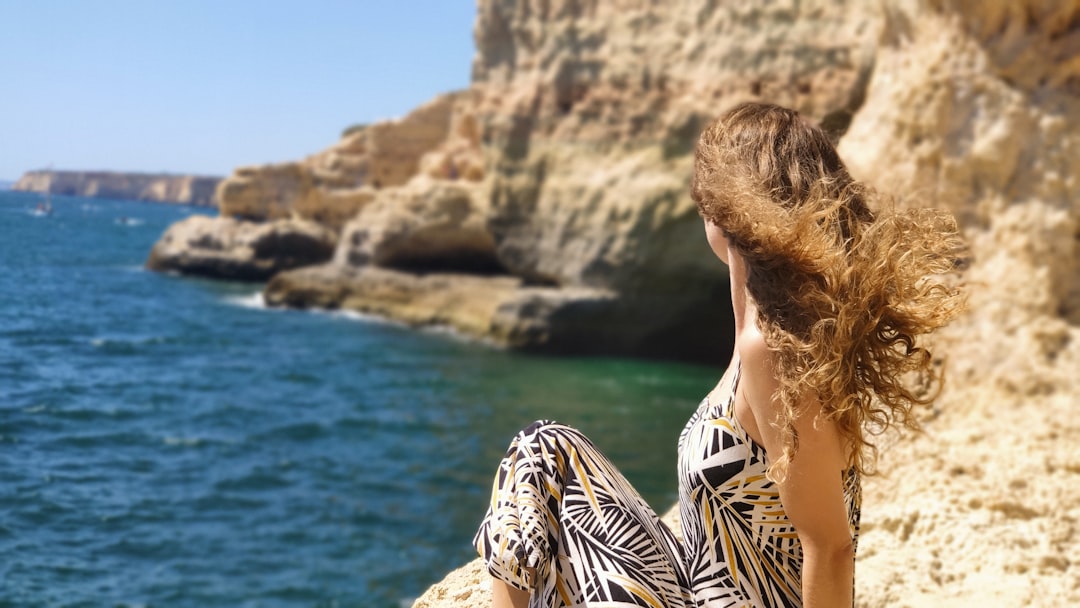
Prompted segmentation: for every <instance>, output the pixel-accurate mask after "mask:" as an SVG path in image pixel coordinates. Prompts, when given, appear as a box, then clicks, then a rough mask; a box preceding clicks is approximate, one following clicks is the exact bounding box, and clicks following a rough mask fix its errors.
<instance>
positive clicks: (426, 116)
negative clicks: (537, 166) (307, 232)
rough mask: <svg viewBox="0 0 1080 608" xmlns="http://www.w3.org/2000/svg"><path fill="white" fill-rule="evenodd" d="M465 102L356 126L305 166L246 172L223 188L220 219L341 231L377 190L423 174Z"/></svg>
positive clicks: (448, 99)
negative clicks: (302, 222) (425, 160)
mask: <svg viewBox="0 0 1080 608" xmlns="http://www.w3.org/2000/svg"><path fill="white" fill-rule="evenodd" d="M460 97H461V94H453V93H451V94H446V95H440V96H438V97H436V98H435V99H433V100H432V101H430V102H429V103H427V104H425V105H423V106H421V107H419V108H417V109H416V110H413V111H412V112H411V113H409V114H408V115H407V116H405V117H404V118H402V119H400V120H391V121H384V122H379V123H375V124H372V125H368V126H364V127H361V128H356V129H352V130H350V131H349V132H348V133H346V134H345V136H344V137H343V138H342V139H341V141H339V142H338V143H337V144H336V145H334V146H332V147H330V148H329V149H327V150H324V151H322V152H319V153H318V154H314V155H312V156H310V157H308V158H306V159H304V160H303V161H299V162H292V163H283V164H278V165H264V166H255V167H241V168H239V169H237V170H236V171H235V172H234V173H233V175H231V176H230V177H228V178H226V179H225V180H224V181H223V182H222V183H221V185H220V187H219V189H218V198H219V199H220V200H221V205H220V208H221V214H222V215H225V216H229V217H237V218H243V219H249V220H267V219H280V218H286V217H292V216H293V215H294V214H296V215H299V216H300V217H302V218H306V219H311V220H314V221H317V222H320V223H322V224H325V225H326V226H328V227H330V228H332V229H334V230H340V229H341V227H342V226H343V225H344V224H345V222H346V221H348V220H349V219H350V218H351V217H352V216H353V215H355V214H356V212H357V211H359V210H360V209H361V208H363V207H364V206H365V205H366V204H367V203H369V202H371V200H372V199H374V196H375V191H376V190H379V189H382V188H387V187H393V186H400V185H401V184H404V183H405V182H406V181H408V180H409V179H410V178H412V177H413V176H414V175H416V174H417V173H419V171H420V159H421V157H422V156H423V155H424V154H426V153H428V152H431V151H432V150H434V149H435V148H436V147H437V146H438V145H439V144H442V143H443V142H445V141H446V140H447V138H448V136H449V135H450V134H451V111H452V109H453V108H454V104H455V102H456V101H457V100H458V99H459V98H460ZM462 128H463V127H458V130H459V131H460V130H461V129H462ZM466 131H467V130H466ZM462 168H463V170H464V169H465V168H466V167H465V165H463V167H462Z"/></svg>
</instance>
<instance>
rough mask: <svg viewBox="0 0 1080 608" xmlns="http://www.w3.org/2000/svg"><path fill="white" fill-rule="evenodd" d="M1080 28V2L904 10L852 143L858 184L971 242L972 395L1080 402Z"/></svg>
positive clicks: (907, 6)
mask: <svg viewBox="0 0 1080 608" xmlns="http://www.w3.org/2000/svg"><path fill="white" fill-rule="evenodd" d="M1078 18H1080V2H1075V1H1072V2H1060V3H1045V2H1040V1H1037V0H1025V1H1023V2H1006V1H1004V0H997V1H994V2H974V1H967V0H954V1H949V2H937V3H920V2H903V3H898V4H897V5H896V6H895V7H893V9H892V10H891V12H890V13H889V15H888V19H887V24H888V27H887V29H886V30H885V36H884V37H883V39H882V45H881V48H880V49H879V51H878V52H877V61H876V68H875V71H874V74H873V78H872V79H871V81H870V84H869V88H868V91H867V94H866V101H865V104H864V105H863V107H862V108H861V109H860V110H859V112H858V114H857V115H856V116H855V119H854V121H853V122H852V124H851V128H850V130H849V132H848V134H847V135H846V136H845V137H844V139H843V140H842V141H841V145H840V152H841V155H842V156H843V157H844V158H845V159H848V162H849V165H850V168H851V170H852V172H853V173H854V174H855V175H856V176H857V177H861V178H863V179H865V180H867V181H869V182H871V183H874V184H876V185H879V186H881V187H882V188H883V189H886V190H889V191H896V192H903V193H905V196H904V197H903V198H904V200H902V201H901V203H900V204H902V205H915V206H927V205H932V206H941V207H947V208H950V209H951V210H953V212H954V213H955V214H956V215H957V216H958V217H959V219H960V220H961V222H962V225H963V227H964V228H965V231H966V234H967V236H968V238H969V241H970V243H971V247H972V257H973V259H974V264H973V265H972V268H971V271H970V272H969V281H970V282H971V284H972V286H973V289H972V291H971V303H970V304H971V311H972V314H970V315H968V316H967V317H966V318H965V319H963V320H961V322H960V323H957V324H955V325H954V326H953V327H952V328H951V330H950V331H949V332H948V334H947V336H950V339H949V342H948V350H949V352H950V355H951V356H950V359H951V360H952V362H953V365H952V371H953V374H951V376H952V379H953V380H954V381H955V382H958V383H961V384H965V383H969V382H981V381H985V380H987V379H991V378H992V379H993V381H994V382H996V383H997V384H999V385H1000V387H1001V388H1005V389H1008V390H1009V391H1016V392H1019V393H1032V392H1036V393H1044V392H1047V391H1054V390H1068V391H1072V392H1073V393H1080V376H1077V374H1076V373H1075V370H1076V369H1080V347H1078V346H1077V344H1080V246H1078V243H1080V238H1078V235H1080V205H1078V203H1077V201H1080V179H1077V178H1076V177H1075V176H1077V175H1080V86H1078V85H1077V83H1078V82H1080V63H1077V61H1076V49H1075V47H1074V46H1071V45H1074V44H1075V42H1069V40H1075V36H1076V35H1077V34H1076V32H1077V28H1078V27H1080V26H1078V21H1077V20H1078ZM1066 32H1073V34H1072V35H1071V37H1070V36H1067V35H1065V34H1066Z"/></svg>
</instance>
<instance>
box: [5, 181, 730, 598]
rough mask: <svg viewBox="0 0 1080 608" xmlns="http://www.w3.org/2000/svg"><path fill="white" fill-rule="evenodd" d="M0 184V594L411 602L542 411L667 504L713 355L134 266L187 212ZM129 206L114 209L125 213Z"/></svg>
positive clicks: (461, 557) (445, 559)
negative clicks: (500, 328)
mask: <svg viewBox="0 0 1080 608" xmlns="http://www.w3.org/2000/svg"><path fill="white" fill-rule="evenodd" d="M37 201H38V197H37V196H36V195H32V194H24V193H10V192H0V294H2V295H0V319H3V322H2V323H0V483H2V484H3V488H4V491H3V492H0V513H3V514H4V515H3V518H2V519H0V556H2V558H3V559H2V560H0V580H2V581H3V584H2V586H0V604H7V605H17V606H99V605H114V606H116V605H120V606H400V605H402V604H403V603H407V602H409V601H410V600H411V599H412V598H414V597H416V596H417V595H418V594H419V593H421V592H422V591H423V590H424V589H425V588H426V587H427V586H428V585H430V584H431V583H433V582H435V581H436V580H438V579H440V578H441V577H442V575H443V574H445V573H446V572H447V571H449V570H450V569H452V568H454V567H456V566H458V565H460V564H461V563H463V562H464V561H467V560H468V559H471V558H472V556H473V553H472V549H471V546H470V544H469V541H470V540H471V537H472V534H473V531H474V530H475V527H476V525H477V523H478V521H479V519H480V517H481V516H482V515H483V510H484V508H485V503H486V501H487V498H488V492H489V491H490V487H491V475H492V474H493V473H494V471H495V467H496V465H497V462H498V459H499V458H500V457H501V456H502V454H503V451H504V450H505V447H506V444H507V442H508V441H509V440H510V438H511V437H512V436H513V434H514V433H515V432H516V431H517V430H518V429H519V428H521V427H523V426H525V425H527V424H528V423H529V422H531V421H532V420H535V419H538V418H552V419H557V420H560V421H562V422H566V423H569V424H572V425H574V426H577V427H578V428H580V429H582V430H583V431H584V432H585V433H586V434H588V435H589V436H590V437H591V438H592V439H593V440H594V441H595V442H596V443H597V444H598V445H599V447H600V448H601V449H603V450H604V451H605V452H606V453H607V454H608V455H609V456H610V457H611V458H612V459H613V460H614V461H615V463H616V464H617V465H618V466H619V467H620V468H621V469H622V470H623V471H624V472H625V473H626V475H627V477H629V479H630V480H631V481H632V482H634V484H635V485H636V486H637V487H638V489H639V490H640V491H641V493H642V494H643V496H645V497H646V499H647V500H649V501H650V502H651V503H652V504H653V505H654V506H656V508H657V509H666V508H667V507H668V506H669V505H670V504H672V503H673V502H674V501H675V496H676V494H675V490H676V489H675V476H674V468H675V441H676V438H677V436H678V433H679V430H680V429H681V428H682V426H683V424H684V422H685V420H686V418H687V417H688V416H689V414H690V412H692V411H693V409H694V407H695V406H696V404H697V402H698V400H699V399H700V397H701V396H702V395H704V393H705V392H706V391H708V390H709V388H710V387H711V385H712V383H713V382H715V379H716V378H717V377H718V376H719V373H720V371H721V370H716V369H710V368H707V367H700V366H691V365H681V364H670V363H657V362H647V361H629V360H618V359H551V358H541V357H530V356H522V355H514V354H509V353H505V352H501V351H499V350H496V349H492V348H490V347H488V346H485V345H481V344H476V343H472V342H469V341H466V340H463V339H460V338H456V337H453V336H450V335H447V334H443V333H437V332H416V331H412V330H407V329H404V328H401V327H399V326H396V325H393V324H389V323H384V322H380V321H377V320H372V319H365V318H361V317H357V316H355V315H347V314H330V313H311V312H297V311H280V310H268V309H266V308H263V307H261V306H260V305H259V300H258V297H257V292H258V286H255V285H245V284H235V283H220V282H212V281H204V280H196V279H187V278H180V277H174V276H166V275H159V274H154V273H148V272H145V271H143V270H142V269H141V264H142V261H143V260H144V258H145V256H146V253H147V252H148V251H149V249H150V246H151V245H152V244H153V242H154V241H155V240H156V239H157V238H158V237H159V236H160V234H161V233H162V231H163V230H164V229H165V228H166V227H167V226H168V225H169V224H170V223H172V222H174V221H177V220H179V219H181V218H183V217H185V216H186V215H189V214H191V213H201V212H202V211H196V210H192V209H188V208H182V207H170V206H159V205H149V204H138V203H130V202H120V201H102V200H92V199H80V198H69V197H59V198H57V199H56V200H55V201H54V205H55V209H56V211H55V213H54V214H53V215H52V216H48V217H36V216H33V215H31V214H30V213H29V211H30V210H31V209H32V208H33V206H34V204H36V202H37ZM121 218H125V219H123V220H122V219H121Z"/></svg>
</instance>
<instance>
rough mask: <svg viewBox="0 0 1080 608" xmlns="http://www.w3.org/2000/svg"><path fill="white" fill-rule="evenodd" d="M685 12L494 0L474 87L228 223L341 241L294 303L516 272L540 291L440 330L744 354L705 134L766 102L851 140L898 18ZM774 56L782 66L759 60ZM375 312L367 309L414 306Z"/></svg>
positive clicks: (327, 154)
mask: <svg viewBox="0 0 1080 608" xmlns="http://www.w3.org/2000/svg"><path fill="white" fill-rule="evenodd" d="M684 9H685V10H679V11H670V10H669V9H668V8H665V7H663V6H661V5H659V4H657V3H655V2H648V1H639V2H621V3H613V2H550V3H549V2H541V3H531V2H512V1H507V2H482V3H480V5H479V16H478V21H477V29H476V32H477V46H478V53H477V56H476V60H475V63H474V66H473V74H474V76H473V84H472V86H471V87H470V88H469V90H467V91H463V92H460V93H456V94H452V95H446V96H441V97H439V98H436V99H435V100H433V101H431V102H430V103H428V104H426V105H424V106H422V107H420V108H418V109H417V110H415V111H414V112H412V113H411V114H409V115H408V116H406V117H404V118H402V119H400V120H397V121H391V122H386V123H378V124H374V125H370V126H368V127H366V128H362V129H359V130H356V131H355V132H352V133H349V134H347V135H346V136H345V137H344V138H343V139H342V140H341V141H340V142H339V143H338V144H337V145H335V146H333V147H331V148H330V149H328V150H326V151H324V152H321V153H319V154H316V155H314V156H312V157H309V158H308V159H305V160H304V161H300V162H297V163H289V164H285V165H276V166H267V167H255V168H244V169H239V170H237V171H236V173H235V174H234V175H233V176H232V177H230V178H228V179H227V180H225V181H224V182H223V183H222V185H221V188H220V193H221V211H222V214H223V215H227V216H231V217H237V218H244V219H249V220H273V219H277V218H282V217H288V216H292V215H296V216H299V217H302V218H306V219H312V220H315V221H319V222H321V223H323V224H325V225H328V226H330V227H332V228H333V229H335V230H338V231H341V233H342V235H343V238H342V240H341V241H340V242H339V244H338V252H337V253H336V254H335V256H334V261H333V262H332V264H331V267H332V268H329V269H328V268H322V269H319V270H318V274H317V277H315V276H313V277H312V278H313V279H314V278H317V280H307V279H306V278H305V273H306V272H309V271H308V270H304V269H300V270H296V271H291V272H289V273H287V274H283V275H281V276H280V277H278V278H276V279H275V280H274V282H273V283H272V290H271V291H272V292H273V296H274V297H276V298H278V301H282V302H289V303H291V304H293V305H304V304H305V302H306V300H305V299H304V298H300V297H294V296H286V293H287V292H288V291H289V289H290V287H289V286H290V285H296V286H298V287H297V289H298V290H299V291H298V293H303V294H309V295H310V294H313V291H312V289H313V287H312V286H313V285H316V284H317V285H326V284H327V277H328V276H332V275H333V269H337V270H338V271H340V272H339V276H340V277H341V280H342V281H343V282H345V283H349V289H347V290H345V291H348V292H350V293H355V292H356V291H358V290H359V291H364V281H366V280H368V279H366V278H364V277H369V276H376V275H377V276H385V275H384V274H380V273H374V274H373V273H364V272H361V273H357V272H354V271H355V270H358V269H362V268H365V267H367V266H375V267H381V268H384V269H391V270H396V271H399V272H414V273H415V272H422V273H430V272H440V271H441V272H447V271H449V272H466V273H473V274H476V273H480V274H483V275H492V274H497V275H506V276H509V277H514V278H516V279H518V282H519V283H520V284H521V286H522V288H525V287H527V288H528V292H527V293H528V295H527V296H526V295H524V294H525V292H520V291H519V290H518V289H516V288H515V289H511V290H509V291H505V292H500V293H502V294H503V296H502V297H500V298H499V302H501V305H500V306H499V307H496V310H498V311H499V312H498V314H497V315H496V316H492V317H491V318H489V319H488V322H487V323H486V324H477V323H475V319H473V318H471V315H465V316H466V317H468V319H465V318H463V319H462V320H463V322H462V323H457V322H455V321H454V319H455V318H457V317H456V316H454V315H450V317H446V316H445V315H444V316H438V317H437V318H439V319H443V320H444V321H446V322H448V323H449V324H451V325H453V326H456V327H459V328H460V329H465V328H466V327H467V328H471V329H469V331H471V332H474V333H480V334H482V335H484V336H485V337H488V338H495V339H497V340H499V341H506V340H507V339H508V336H514V337H515V338H514V339H513V340H511V341H510V342H509V343H510V344H512V345H514V346H519V347H522V348H531V349H534V350H543V351H548V352H608V353H622V354H642V355H654V356H657V355H658V356H678V357H684V358H697V359H708V358H711V359H719V358H722V357H723V356H724V354H723V353H724V352H725V351H726V349H725V348H724V347H722V346H719V347H718V344H722V343H723V342H724V341H725V340H726V339H730V338H729V337H727V338H726V337H725V336H724V335H723V332H724V331H726V328H727V325H728V324H727V323H726V322H725V321H724V319H725V315H727V314H729V313H728V312H727V308H728V305H729V304H728V298H727V295H726V275H725V270H724V268H723V266H722V265H720V264H718V263H717V262H716V260H715V259H714V258H713V257H712V254H711V253H710V252H709V250H708V248H707V246H706V245H705V241H704V237H703V232H702V229H701V222H700V220H699V219H698V217H697V213H696V210H695V206H694V204H693V202H692V201H691V200H690V197H689V195H688V189H687V184H688V180H689V176H690V168H691V165H692V152H693V146H694V142H695V139H696V136H697V133H698V131H699V130H700V129H701V127H702V126H703V125H704V124H705V122H706V121H707V120H708V119H710V118H711V117H713V116H715V115H716V114H717V113H718V112H719V111H720V109H722V108H723V107H725V106H727V105H730V104H732V103H735V102H737V101H741V100H744V99H751V98H768V99H771V100H774V101H777V102H779V103H783V104H786V105H790V106H794V107H797V108H799V109H800V110H802V111H803V112H805V113H806V114H807V115H808V116H810V117H811V118H813V119H815V120H820V121H824V122H826V123H827V124H828V125H830V128H832V129H834V130H836V131H837V132H838V133H839V132H840V131H842V130H843V129H844V128H845V127H846V125H847V123H848V122H849V121H850V117H851V115H852V112H853V111H854V110H855V109H856V108H857V107H858V105H859V103H860V102H861V100H862V97H863V94H864V91H865V87H866V83H867V81H868V78H869V76H870V72H871V67H872V56H873V55H872V53H871V52H870V50H871V49H872V48H873V45H874V40H875V39H876V35H877V30H876V29H875V28H876V27H877V25H876V24H877V22H876V21H874V19H873V18H871V17H870V16H868V15H867V14H865V13H863V12H859V11H852V10H851V7H850V6H848V5H846V4H844V3H809V4H805V3H804V4H801V5H799V6H797V7H787V6H785V5H776V6H772V7H768V8H765V9H750V8H746V7H741V6H722V5H717V3H713V2H706V1H704V0H702V1H700V2H691V3H689V4H688V5H687V6H686V7H684ZM766 47H767V48H771V49H772V51H771V55H770V56H769V57H767V58H763V57H757V56H754V57H749V56H747V53H746V49H747V48H766ZM447 183H450V184H455V186H454V187H452V188H450V187H447V186H446V185H445V184H447ZM446 197H450V198H446ZM410 201H412V202H410ZM451 207H453V209H454V211H453V213H450V215H446V213H447V210H448V209H450V208H451ZM440 214H442V215H444V216H446V219H445V220H436V219H435V215H440ZM451 216H453V217H451ZM310 272H315V271H314V270H312V271H310ZM402 280H403V281H407V280H408V279H407V278H402ZM492 280H495V279H492ZM358 281H359V283H357V282H358ZM499 284H505V282H503V281H501V279H499ZM300 285H303V288H302V289H301V288H300V287H299V286H300ZM377 287H378V286H376V285H372V286H371V289H369V290H368V291H371V292H379V291H380V290H379V289H378V288H377ZM331 292H332V293H344V291H343V290H340V289H335V290H331ZM570 294H578V296H580V298H579V297H577V296H571V295H570ZM312 298H313V299H311V300H310V303H311V304H313V305H314V304H316V303H318V304H319V305H343V304H344V302H342V301H340V300H338V299H335V298H329V297H327V296H326V295H325V294H324V295H322V296H320V297H318V298H314V296H312ZM362 301H363V300H362V299H355V298H354V299H352V300H350V302H351V304H350V305H352V306H359V307H361V308H363V309H365V310H368V311H374V310H380V311H384V312H386V311H390V314H393V312H392V311H393V310H394V309H395V305H383V304H380V303H378V302H369V303H368V305H363V304H361V302H362ZM522 302H528V304H527V305H525V304H522ZM384 304H385V303H384ZM462 306H463V310H464V309H468V308H469V306H470V304H469V302H468V301H464V302H463V303H462ZM401 308H402V309H404V308H406V307H401ZM581 315H584V316H581ZM526 317H527V318H528V320H527V321H526V320H525V319H526ZM434 318H436V317H432V319H434ZM514 318H518V319H521V323H520V324H518V325H513V324H512V326H511V327H507V326H506V325H505V320H506V319H514ZM574 319H576V320H574ZM559 328H566V329H565V330H560V329H559Z"/></svg>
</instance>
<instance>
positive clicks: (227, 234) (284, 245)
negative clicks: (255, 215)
mask: <svg viewBox="0 0 1080 608" xmlns="http://www.w3.org/2000/svg"><path fill="white" fill-rule="evenodd" d="M334 244H335V239H334V234H333V233H332V232H331V231H330V230H328V229H326V228H324V227H323V226H320V225H319V224H315V223H314V222H309V221H303V220H278V221H275V222H267V223H255V222H245V221H239V220H234V219H231V218H221V217H217V218H214V217H207V216H202V215H194V216H191V217H189V218H187V219H185V220H183V221H181V222H177V223H176V224H173V225H172V226H170V227H169V229H168V230H167V231H166V232H165V234H164V235H162V237H161V239H160V240H159V241H158V242H157V243H156V244H155V245H154V248H153V249H152V250H151V251H150V256H149V258H148V259H147V261H146V266H147V268H149V269H151V270H158V271H176V272H181V273H184V274H192V275H199V276H207V277H213V278H221V279H232V280H238V281H263V280H266V279H268V278H269V277H271V276H273V275H274V274H275V273H277V272H280V271H282V270H286V269H290V268H296V267H298V266H306V265H309V264H317V263H319V262H324V261H326V260H327V259H329V258H330V256H331V255H332V254H333V250H334Z"/></svg>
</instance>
